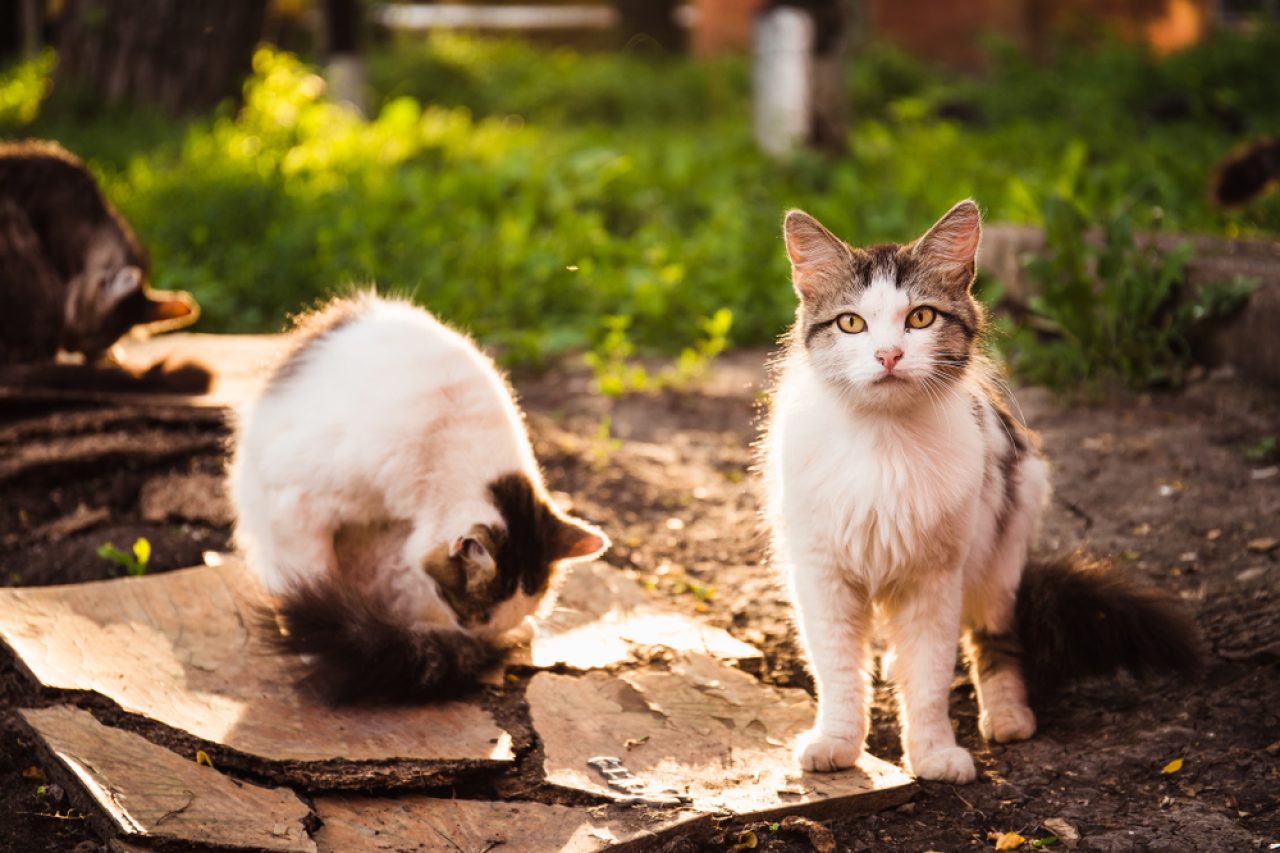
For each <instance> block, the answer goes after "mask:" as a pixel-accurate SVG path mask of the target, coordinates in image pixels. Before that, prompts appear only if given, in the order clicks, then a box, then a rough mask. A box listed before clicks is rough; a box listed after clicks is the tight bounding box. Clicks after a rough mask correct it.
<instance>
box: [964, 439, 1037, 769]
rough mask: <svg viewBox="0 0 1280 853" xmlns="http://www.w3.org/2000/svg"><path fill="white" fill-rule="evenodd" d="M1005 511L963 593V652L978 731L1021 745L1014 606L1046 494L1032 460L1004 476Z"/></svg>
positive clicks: (1027, 720)
mask: <svg viewBox="0 0 1280 853" xmlns="http://www.w3.org/2000/svg"><path fill="white" fill-rule="evenodd" d="M1006 476H1007V477H1009V478H1010V480H1009V482H1007V483H1006V484H1005V491H1006V494H1007V495H1008V497H1007V498H1006V500H1007V501H1008V505H1009V507H1010V508H1009V509H1008V511H1007V515H1006V516H1005V519H1004V523H1003V525H999V524H995V522H994V520H993V522H992V523H993V526H994V530H993V533H994V534H995V536H996V537H998V538H997V540H996V544H995V548H994V551H993V553H992V555H991V558H990V561H989V563H988V565H986V566H976V567H974V568H975V569H976V571H975V572H974V574H975V575H978V578H977V579H976V581H970V583H969V586H968V588H967V589H966V590H965V616H964V622H965V650H966V652H967V657H968V659H969V673H970V677H971V678H972V680H973V686H974V690H975V691H976V692H977V694H978V731H979V732H981V733H982V736H983V737H984V738H986V739H987V740H990V741H995V742H996V743H1007V742H1009V741H1016V740H1026V739H1027V738H1029V737H1031V736H1032V735H1034V734H1035V732H1036V717H1035V714H1034V712H1032V710H1031V708H1030V706H1029V705H1028V704H1027V688H1026V681H1025V679H1024V677H1023V672H1022V646H1021V644H1020V643H1019V642H1018V638H1017V635H1016V632H1015V630H1014V604H1015V602H1016V600H1017V596H1018V586H1019V584H1020V582H1021V580H1022V571H1023V568H1024V567H1025V566H1026V563H1027V552H1028V550H1029V548H1030V545H1031V542H1032V540H1033V539H1034V538H1035V535H1036V529H1037V528H1038V527H1039V521H1040V514H1041V512H1042V511H1043V507H1044V504H1045V501H1046V500H1047V498H1048V494H1049V481H1048V473H1047V470H1046V468H1045V464H1044V461H1043V460H1042V459H1041V458H1040V457H1038V456H1026V457H1024V458H1023V459H1022V461H1021V462H1020V463H1019V464H1018V466H1017V467H1016V468H1015V469H1013V470H1012V471H1011V472H1010V473H1009V474H1007V475H1006Z"/></svg>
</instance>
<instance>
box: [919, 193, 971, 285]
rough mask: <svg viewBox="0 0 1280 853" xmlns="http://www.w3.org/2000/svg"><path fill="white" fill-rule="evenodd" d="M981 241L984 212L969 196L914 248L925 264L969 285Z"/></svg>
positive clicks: (931, 229)
mask: <svg viewBox="0 0 1280 853" xmlns="http://www.w3.org/2000/svg"><path fill="white" fill-rule="evenodd" d="M981 241H982V214H981V213H980V212H979V211H978V205H977V204H975V203H974V202H973V200H972V199H965V200H964V201H962V202H960V203H959V204H957V205H956V206H955V207H953V208H951V209H950V210H949V211H947V213H946V215H945V216H943V217H942V218H941V219H939V220H938V221H937V222H936V223H934V226H933V227H932V228H930V229H929V230H928V231H927V232H926V233H925V235H924V236H923V237H921V238H920V239H919V240H917V241H916V244H915V248H914V252H915V255H916V257H918V258H920V260H921V261H922V262H923V263H924V264H925V266H927V267H929V268H931V269H934V270H936V271H937V272H938V273H940V274H942V275H943V276H944V277H946V278H948V279H951V280H954V281H956V282H961V281H963V284H964V286H965V287H969V286H970V285H972V284H973V274H974V262H975V259H976V258H977V255H978V244H979V243H980V242H981Z"/></svg>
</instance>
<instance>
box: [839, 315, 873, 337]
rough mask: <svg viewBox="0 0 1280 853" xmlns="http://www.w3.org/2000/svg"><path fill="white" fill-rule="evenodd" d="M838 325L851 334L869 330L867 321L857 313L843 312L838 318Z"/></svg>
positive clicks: (841, 329)
mask: <svg viewBox="0 0 1280 853" xmlns="http://www.w3.org/2000/svg"><path fill="white" fill-rule="evenodd" d="M836 325H837V326H839V327H840V331H842V332H848V333H849V334H851V335H856V334H858V332H865V331H866V330H867V321H866V320H864V319H862V318H861V317H859V316H858V315H857V314H841V315H840V316H839V317H837V318H836Z"/></svg>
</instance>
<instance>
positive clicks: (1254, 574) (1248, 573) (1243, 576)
mask: <svg viewBox="0 0 1280 853" xmlns="http://www.w3.org/2000/svg"><path fill="white" fill-rule="evenodd" d="M1266 573H1267V570H1266V569H1264V568H1263V567H1262V566H1253V567H1252V568H1248V569H1245V570H1244V571H1243V572H1241V573H1240V574H1238V575H1236V580H1237V581H1239V582H1240V583H1248V582H1249V581H1256V580H1257V579H1258V578H1260V577H1262V576H1263V575H1265V574H1266Z"/></svg>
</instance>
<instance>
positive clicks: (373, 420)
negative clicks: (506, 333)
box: [230, 294, 608, 701]
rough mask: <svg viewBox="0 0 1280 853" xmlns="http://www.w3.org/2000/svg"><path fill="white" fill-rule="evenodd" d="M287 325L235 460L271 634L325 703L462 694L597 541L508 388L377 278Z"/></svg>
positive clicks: (246, 533)
mask: <svg viewBox="0 0 1280 853" xmlns="http://www.w3.org/2000/svg"><path fill="white" fill-rule="evenodd" d="M295 335H296V336H297V338H298V343H297V346H296V348H295V350H294V351H293V353H292V354H291V355H290V356H289V357H288V358H287V359H286V360H285V361H284V362H283V363H282V364H281V366H280V367H279V368H278V369H277V370H276V372H275V374H274V375H273V376H272V378H271V379H270V381H269V382H268V383H267V385H266V387H265V389H264V390H263V392H262V394H261V395H260V396H259V398H258V399H257V400H255V401H254V402H253V403H252V405H250V406H248V407H247V408H246V409H245V411H243V412H242V413H241V417H240V423H239V429H238V430H237V432H236V439H235V455H234V462H233V464H232V467H231V472H230V493H231V497H232V501H233V504H234V506H235V511H236V520H237V521H236V540H237V543H238V544H239V546H240V548H241V549H242V550H243V552H244V555H245V558H246V562H247V563H248V565H249V566H250V568H251V569H252V570H253V571H254V572H255V573H256V575H257V576H258V578H259V579H260V580H261V581H262V584H263V586H265V587H266V589H267V590H268V592H270V593H272V594H273V595H274V596H275V597H276V601H277V610H278V613H277V617H276V620H277V621H278V623H279V625H280V627H281V629H282V632H281V635H280V639H279V645H281V646H282V647H283V648H284V649H286V650H289V651H292V652H296V653H299V654H302V655H304V656H305V658H304V659H305V660H306V661H307V667H308V672H307V675H306V678H307V680H309V681H311V682H312V683H314V684H315V685H316V686H317V687H319V688H320V689H321V690H323V691H324V692H325V693H326V694H328V695H329V696H331V697H332V698H334V699H336V700H362V701H368V700H375V699H380V698H416V697H427V698H433V697H438V696H442V695H446V694H448V693H451V692H456V691H457V690H458V689H461V688H463V687H465V686H467V685H468V684H469V683H471V681H472V680H473V679H474V678H475V676H477V675H478V674H479V673H480V670H482V669H483V667H484V665H485V664H486V663H487V662H488V661H489V660H491V659H492V658H493V656H494V653H495V651H496V650H497V648H498V647H499V646H500V645H501V642H502V637H503V635H504V634H506V633H507V632H510V631H512V630H513V629H516V628H519V627H521V625H522V623H523V622H524V620H525V618H526V617H528V616H530V615H531V614H533V613H534V612H535V611H536V610H537V609H538V606H539V604H540V602H542V600H543V599H544V597H545V596H546V595H547V594H548V592H549V591H550V590H551V589H552V587H553V586H554V583H553V580H554V573H555V569H556V567H557V566H558V565H559V564H561V563H563V562H566V561H571V560H582V559H589V558H591V557H595V556H597V555H598V554H600V553H601V552H602V551H603V550H604V549H605V548H606V547H607V545H608V540H607V539H606V538H605V536H604V534H603V533H601V532H600V531H599V530H597V529H595V528H594V527H592V526H590V525H588V524H586V523H584V522H581V521H578V520H576V519H572V518H569V517H568V516H566V515H564V514H563V513H562V512H560V511H559V510H557V509H556V507H555V506H554V505H553V504H552V502H551V501H550V499H549V498H548V496H547V493H546V489H545V488H544V486H543V482H542V477H541V474H540V473H539V470H538V465H537V462H536V460H535V459H534V455H533V450H532V448H531V447H530V444H529V439H528V436H527V434H526V432H525V426H524V421H523V418H522V417H521V414H520V411H519V409H518V408H517V406H516V403H515V401H514V399H513V398H512V395H511V392H510V390H509V389H508V387H507V385H506V383H505V382H504V381H503V379H502V377H501V376H500V375H499V373H498V371H497V370H496V369H495V367H494V365H493V363H492V362H491V361H490V360H489V359H488V358H487V357H486V356H485V355H484V354H483V353H481V352H480V351H479V350H478V349H477V348H476V347H475V346H474V345H473V344H472V343H471V341H470V340H468V339H467V338H466V337H464V336H463V335H461V334H459V333H457V332H455V331H453V330H452V329H450V328H448V327H447V326H445V325H444V324H442V323H440V322H439V321H437V320H436V319H435V318H434V317H432V316H431V315H430V314H428V313H427V312H426V311H423V310H421V309H419V308H415V307H413V306H412V305H409V304H407V303H403V302H396V301H390V300H386V299H381V298H378V297H376V296H374V295H372V294H365V295H361V296H357V297H355V298H352V299H342V300H335V301H334V302H332V303H331V304H330V305H329V306H327V307H326V308H325V309H323V310H321V311H319V312H317V313H314V314H311V315H307V316H304V317H303V318H301V319H300V321H299V322H298V329H297V330H296V332H295Z"/></svg>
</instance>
